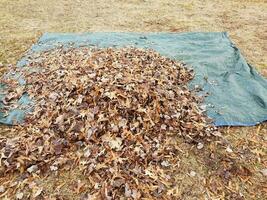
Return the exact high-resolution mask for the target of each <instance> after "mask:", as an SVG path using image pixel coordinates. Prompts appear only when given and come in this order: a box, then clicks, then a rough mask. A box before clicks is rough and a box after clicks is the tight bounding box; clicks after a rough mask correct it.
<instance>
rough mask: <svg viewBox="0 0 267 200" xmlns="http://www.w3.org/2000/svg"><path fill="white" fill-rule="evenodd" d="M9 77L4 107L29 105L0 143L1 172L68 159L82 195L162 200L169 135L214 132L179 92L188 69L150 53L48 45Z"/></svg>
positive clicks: (36, 169) (174, 160) (173, 157)
mask: <svg viewBox="0 0 267 200" xmlns="http://www.w3.org/2000/svg"><path fill="white" fill-rule="evenodd" d="M14 70H15V71H17V72H18V71H19V72H20V73H22V75H23V77H24V79H25V81H26V84H25V85H22V86H21V85H19V84H18V83H17V82H16V81H14V80H13V79H11V78H10V79H8V78H7V79H6V80H5V81H4V82H5V83H7V84H9V86H10V90H9V94H11V95H9V96H7V97H6V99H5V102H4V103H5V104H6V105H8V104H10V105H11V104H14V101H16V99H17V98H18V97H19V96H20V95H21V94H22V93H24V92H26V91H27V93H28V94H29V95H30V97H31V98H32V99H33V100H34V102H35V107H34V110H33V112H32V113H31V114H29V115H28V116H27V118H26V120H25V124H24V125H23V126H17V127H15V128H14V129H15V130H16V132H19V134H18V135H17V137H12V138H8V137H2V138H0V148H1V150H0V152H1V158H0V159H1V160H0V161H1V165H0V169H1V173H2V174H6V173H8V172H10V171H17V170H20V171H21V172H22V173H25V174H27V175H26V177H27V176H30V175H31V174H33V173H43V172H46V171H48V170H51V171H56V170H58V169H59V168H60V167H61V166H64V165H68V164H73V163H75V162H76V163H79V164H80V165H82V166H83V169H82V170H83V171H84V174H85V175H86V176H88V178H89V179H90V182H91V183H92V184H91V186H90V190H89V191H88V195H91V197H96V198H100V197H102V198H104V199H118V198H119V197H121V196H124V197H127V198H133V199H139V198H140V197H147V198H163V197H164V198H166V197H167V196H170V195H171V194H169V193H167V191H168V189H170V188H172V187H173V186H174V185H175V182H176V180H175V179H174V178H173V177H172V173H173V172H174V171H175V170H177V165H179V159H178V152H179V151H180V150H179V149H178V148H177V145H176V142H177V137H184V138H185V139H186V141H187V142H193V143H196V144H197V143H198V142H200V141H202V140H203V139H204V138H207V137H209V136H211V135H215V134H216V133H217V130H216V129H215V128H214V127H213V126H211V125H210V123H209V120H208V119H207V118H206V117H205V115H204V114H203V111H201V110H200V109H199V99H198V98H197V97H196V96H195V95H194V94H193V93H192V92H190V90H189V89H188V87H187V86H186V85H187V83H188V82H189V81H190V80H191V79H192V77H193V75H192V71H189V70H187V69H186V68H185V65H184V64H181V63H178V62H175V61H173V60H171V59H169V58H166V57H162V56H161V55H159V54H158V53H156V52H154V51H152V50H141V49H136V48H122V49H112V48H107V49H89V48H79V49H77V48H70V49H63V48H58V49H54V50H50V51H47V52H44V53H41V54H40V55H35V56H34V57H33V58H32V59H31V60H30V62H29V64H28V65H27V66H25V67H24V68H20V69H17V68H16V69H14ZM12 88H13V89H12ZM12 102H13V103H12ZM70 151H72V152H76V154H75V155H76V158H73V159H70V158H69V157H68V156H66V155H67V153H68V152H70Z"/></svg>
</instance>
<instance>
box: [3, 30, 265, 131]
mask: <svg viewBox="0 0 267 200" xmlns="http://www.w3.org/2000/svg"><path fill="white" fill-rule="evenodd" d="M60 45H63V46H66V47H69V46H75V47H79V46H94V47H117V48H119V47H124V46H135V47H139V48H150V49H154V50H156V51H158V52H159V53H160V54H162V55H164V56H167V57H170V58H172V59H176V60H180V61H183V62H184V63H186V64H188V65H190V66H192V68H193V69H194V71H195V77H194V79H193V81H192V82H191V83H190V87H191V88H193V87H195V86H196V85H197V86H199V87H202V88H203V91H202V92H201V93H199V95H203V94H206V93H208V96H207V97H206V98H205V101H204V106H206V109H207V115H208V116H209V117H210V118H212V119H213V120H214V124H215V125H216V126H228V125H231V126H252V125H255V124H258V123H260V122H263V121H266V120H267V80H266V79H264V78H263V77H262V76H260V75H259V74H258V73H257V72H256V70H255V69H254V68H253V67H252V66H251V65H249V64H248V63H247V62H246V61H245V59H244V57H243V56H242V55H241V53H240V51H239V49H238V48H237V47H236V46H235V45H234V44H233V43H232V42H231V40H230V39H229V36H228V34H227V33H84V34H75V33H46V34H44V35H43V36H42V37H41V38H40V39H39V41H38V42H37V44H34V45H33V46H32V48H31V50H30V51H29V53H28V54H27V55H26V56H25V57H23V58H22V59H21V60H20V61H19V62H18V64H17V65H18V67H22V66H23V65H25V64H27V56H29V55H31V54H32V53H33V52H41V51H45V50H49V49H52V48H55V47H57V46H60ZM3 89H4V87H2V90H3ZM0 99H1V92H0ZM22 102H23V103H24V104H27V102H30V101H29V99H28V98H27V95H26V94H25V95H24V97H23V99H22ZM1 106H2V107H3V104H2V105H1V102H0V108H1ZM25 112H27V110H26V109H25V110H14V111H11V112H10V114H9V115H8V116H4V114H3V113H1V110H0V122H1V123H5V124H12V120H14V118H15V119H16V121H19V122H22V121H23V117H24V114H25Z"/></svg>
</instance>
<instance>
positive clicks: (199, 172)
mask: <svg viewBox="0 0 267 200" xmlns="http://www.w3.org/2000/svg"><path fill="white" fill-rule="evenodd" d="M0 16H1V17H0V62H2V63H3V64H7V63H15V62H16V61H17V60H18V59H19V58H20V57H21V56H22V55H23V54H24V52H25V51H26V50H27V49H28V48H29V47H30V46H31V45H32V44H33V43H34V42H36V41H37V39H38V38H39V37H40V36H41V35H42V34H43V33H44V32H88V31H134V32H160V31H168V32H185V31H227V32H228V33H229V34H230V37H231V38H232V40H233V41H234V42H235V43H236V44H237V46H238V47H239V48H240V49H241V51H242V53H243V54H244V55H245V57H246V59H247V60H248V62H250V63H251V64H253V65H254V66H255V67H256V68H257V69H258V71H259V72H260V73H261V74H263V75H264V76H265V77H267V56H266V54H267V47H266V44H267V3H266V2H265V1H264V0H262V1H261V0H250V1H249V0H248V1H243V0H226V1H219V0H214V1H211V0H202V1H193V0H188V1H170V0H155V1H148V0H127V1H126V0H110V1H103V0H95V1H78V0H72V1H70V0H65V1H63V0H58V1H41V0H35V1H29V0H17V1H10V0H0ZM4 70H6V68H5V67H3V68H0V71H4ZM222 130H223V132H224V138H225V139H224V140H223V141H218V142H216V141H214V142H211V143H210V144H205V146H204V149H202V150H197V149H196V148H195V147H192V146H191V145H188V144H185V143H184V142H183V141H178V142H177V145H179V147H180V148H181V150H182V151H181V155H180V160H181V161H180V165H179V167H178V171H177V174H176V175H175V177H176V179H177V190H175V191H170V193H171V192H173V193H176V194H179V195H180V198H181V199H267V196H266V193H267V187H266V185H267V179H266V177H264V176H263V175H262V173H261V172H260V170H262V169H264V168H267V157H266V153H267V142H266V141H267V124H266V123H264V124H261V125H259V126H255V127H248V128H245V127H239V128H223V129H222ZM0 134H7V135H8V134H9V129H8V127H5V126H0ZM227 147H231V149H232V150H233V152H232V153H231V152H229V149H228V151H226V148H227ZM79 167H80V166H77V165H73V169H72V170H61V171H59V172H58V173H55V174H47V175H46V176H45V177H44V176H40V177H36V178H35V181H36V184H37V185H39V187H42V188H43V193H44V195H46V196H47V197H51V198H52V197H63V198H65V199H77V198H79V197H80V195H81V194H82V193H86V185H88V184H90V181H89V179H88V177H85V176H83V175H82V174H81V172H80V170H79ZM192 171H194V172H196V175H195V176H192V173H191V176H190V172H192ZM193 174H194V173H193ZM19 177H20V175H19V174H13V175H10V177H6V176H5V177H2V178H1V177H0V183H1V184H3V185H4V186H6V185H7V184H8V182H9V181H14V180H17V179H18V178H19ZM78 180H80V184H79V183H78ZM81 183H84V185H83V184H81ZM23 184H24V185H25V186H26V185H27V184H26V183H23ZM23 184H22V185H20V187H19V188H21V187H22V188H23ZM78 184H79V185H80V186H81V185H83V186H82V187H81V191H77V185H78ZM19 188H16V186H14V187H13V188H9V189H7V190H6V192H5V193H3V194H1V193H0V198H4V197H8V196H10V195H11V196H12V195H14V194H15V193H16V192H17V191H19V190H20V189H19ZM26 188H27V187H25V194H26V193H27V192H28V194H30V193H31V190H30V189H26ZM11 198H12V197H11ZM12 199H13V198H12Z"/></svg>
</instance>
